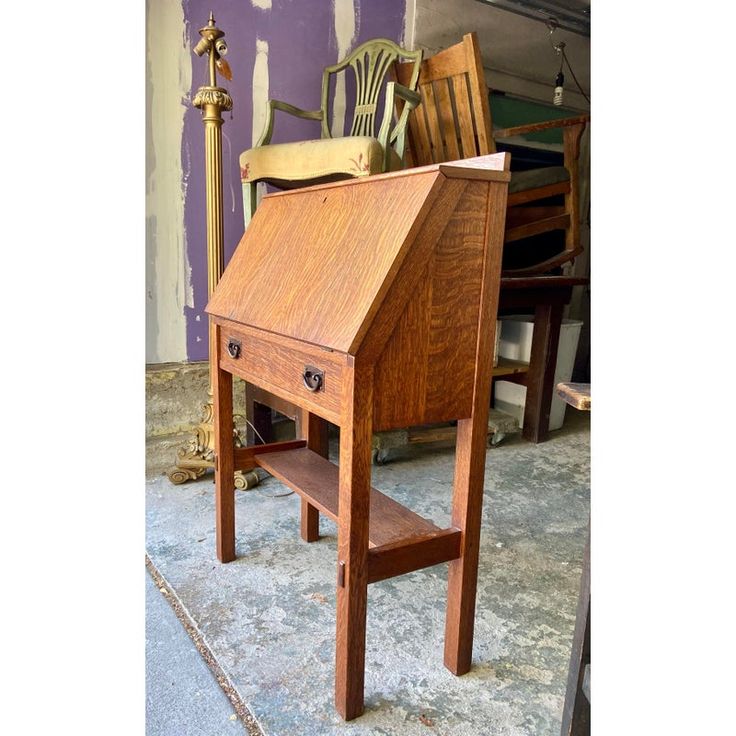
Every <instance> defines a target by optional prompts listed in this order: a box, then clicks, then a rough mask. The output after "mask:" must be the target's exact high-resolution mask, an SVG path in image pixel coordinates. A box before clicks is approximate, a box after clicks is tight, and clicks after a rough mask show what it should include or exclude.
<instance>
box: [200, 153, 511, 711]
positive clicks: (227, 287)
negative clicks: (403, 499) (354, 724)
mask: <svg viewBox="0 0 736 736" xmlns="http://www.w3.org/2000/svg"><path fill="white" fill-rule="evenodd" d="M508 162H509V157H508V155H507V154H498V155H492V156H484V157H480V158H476V159H472V160H469V161H461V162H456V163H452V164H439V165H432V166H428V167H423V168H416V169H411V170H407V171H403V172H395V173H389V174H382V175H378V176H374V177H367V178H364V179H356V180H350V181H343V182H339V183H334V184H324V185H319V186H313V187H309V188H305V189H299V190H293V191H289V192H279V193H276V194H272V195H269V196H267V197H265V198H264V200H263V201H262V203H261V205H260V206H259V208H258V210H257V211H256V213H255V215H254V217H253V220H252V221H251V224H250V226H249V228H248V230H247V231H246V233H245V235H244V236H243V240H242V241H241V243H240V245H239V246H238V249H237V250H236V252H235V254H234V256H233V258H232V259H231V261H230V264H229V265H228V267H227V269H226V270H225V273H224V275H223V277H222V280H221V281H220V283H219V285H218V287H217V289H216V291H215V292H214V295H213V296H212V298H211V300H210V303H209V305H208V307H207V311H208V313H209V314H210V315H211V317H212V320H213V324H214V329H215V331H216V345H217V353H216V354H215V355H213V356H212V360H214V361H216V369H215V371H214V375H215V384H214V401H215V428H216V465H215V469H216V474H215V478H216V509H217V510H216V513H217V555H218V557H219V559H220V560H221V561H222V562H229V561H231V560H233V559H235V517H234V486H233V472H234V470H235V469H238V468H251V467H253V466H254V465H257V466H260V467H262V468H264V469H266V470H267V471H268V472H269V473H271V474H272V475H274V476H276V477H277V478H279V479H280V480H282V481H283V482H284V483H286V484H287V485H288V486H290V487H291V488H293V489H294V490H295V491H296V492H297V493H298V494H300V496H301V499H302V500H301V514H302V516H301V535H302V538H303V539H304V540H305V541H307V542H311V541H314V540H316V539H317V538H318V520H319V514H320V513H322V514H325V515H326V516H328V517H329V518H331V519H333V520H335V521H336V523H337V529H338V540H337V641H336V668H335V699H336V705H337V709H338V711H339V712H340V713H341V714H342V716H343V717H344V718H345V719H351V718H354V717H356V716H358V715H360V713H361V712H362V711H363V678H364V654H365V624H366V605H367V588H368V584H369V583H372V582H375V581H378V580H383V579H385V578H389V577H393V576H395V575H401V574H403V573H407V572H410V571H413V570H417V569H420V568H422V567H427V566H429V565H435V564H438V563H442V562H449V563H450V565H449V583H448V600H447V618H446V636H445V653H444V661H445V665H446V666H447V667H448V668H449V669H450V670H451V671H452V672H453V673H455V674H458V675H461V674H463V673H465V672H467V671H468V670H469V669H470V663H471V652H472V640H473V619H474V612H475V593H476V578H477V567H478V551H479V537H480V521H481V505H482V498H483V478H484V470H485V451H486V423H487V417H488V404H489V392H490V377H491V367H492V365H491V364H492V353H493V340H494V334H493V333H494V329H495V322H496V311H497V304H498V289H499V278H500V271H501V256H502V248H503V230H504V215H505V212H506V198H507V187H508V180H509V173H508ZM253 283H258V284H262V285H267V286H268V288H262V289H253ZM233 375H236V376H239V377H241V378H243V379H245V380H246V381H249V382H251V383H253V384H256V385H257V386H260V387H261V388H263V389H265V390H267V391H269V392H271V393H273V394H275V395H276V396H279V397H281V398H283V399H285V400H287V401H290V402H292V403H293V404H295V405H297V406H298V407H299V408H300V411H301V412H302V416H303V421H302V423H301V426H302V427H303V429H304V436H303V437H302V438H300V439H298V440H295V441H291V442H286V443H271V444H265V445H257V446H251V447H246V448H235V447H234V446H233V438H232V413H233V408H232V376H233ZM450 420H457V422H458V430H457V453H456V461H455V477H454V489H453V499H452V525H451V526H450V527H449V528H446V529H441V528H438V527H437V526H435V525H434V524H433V523H432V522H431V521H428V520H426V519H423V518H422V517H420V516H418V515H417V514H415V513H413V512H412V511H410V510H409V509H407V508H405V507H403V506H401V505H400V504H398V503H397V502H395V501H393V500H392V499H391V498H389V497H388V496H385V495H383V494H382V493H380V492H379V491H377V490H375V489H372V488H371V462H370V455H371V436H372V433H373V431H374V430H381V429H391V428H395V427H404V426H407V425H412V424H427V423H431V422H439V421H450ZM326 421H329V422H332V423H334V424H336V425H338V426H339V427H340V455H339V466H335V465H333V464H332V463H331V462H329V460H327V458H326V456H327V443H326V429H325V424H326Z"/></svg>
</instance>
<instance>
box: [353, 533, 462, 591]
mask: <svg viewBox="0 0 736 736" xmlns="http://www.w3.org/2000/svg"><path fill="white" fill-rule="evenodd" d="M461 536H462V534H461V532H460V530H459V529H454V528H450V529H440V530H438V531H436V532H433V533H432V534H425V535H422V536H417V537H409V538H407V539H402V540H401V541H399V542H394V543H393V544H384V545H382V546H380V547H374V548H373V549H370V550H368V582H369V583H377V582H378V581H379V580H386V579H387V578H393V577H395V576H396V575H404V574H406V573H408V572H413V571H414V570H420V569H422V568H424V567H431V566H432V565H439V564H440V563H442V562H448V561H449V560H454V559H455V558H456V557H457V556H458V554H459V550H460V539H461Z"/></svg>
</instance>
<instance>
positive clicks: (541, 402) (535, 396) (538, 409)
mask: <svg viewBox="0 0 736 736" xmlns="http://www.w3.org/2000/svg"><path fill="white" fill-rule="evenodd" d="M562 308H563V307H562V304H540V305H538V306H537V308H536V310H535V314H534V332H533V334H532V350H531V356H530V360H529V372H528V373H527V380H526V406H525V408H524V429H523V430H522V436H523V437H524V439H526V440H529V441H530V442H534V443H537V442H544V440H546V439H547V436H548V435H549V414H550V409H551V407H552V396H553V394H554V388H555V387H554V379H555V368H556V367H557V347H558V345H559V342H560V326H561V324H562Z"/></svg>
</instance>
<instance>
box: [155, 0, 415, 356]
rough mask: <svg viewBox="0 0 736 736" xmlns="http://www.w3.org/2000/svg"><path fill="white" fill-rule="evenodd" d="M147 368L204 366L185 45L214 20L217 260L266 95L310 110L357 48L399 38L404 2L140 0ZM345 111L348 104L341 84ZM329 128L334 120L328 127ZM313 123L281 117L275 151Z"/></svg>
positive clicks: (234, 240)
mask: <svg viewBox="0 0 736 736" xmlns="http://www.w3.org/2000/svg"><path fill="white" fill-rule="evenodd" d="M148 3H149V4H148V9H147V13H148V15H147V18H148V25H147V42H148V44H149V46H150V49H149V52H148V58H147V100H148V108H147V115H148V117H147V126H148V141H147V145H148V147H147V157H148V174H147V176H148V178H147V208H148V212H147V225H148V229H147V232H148V251H147V316H146V320H147V343H146V346H147V360H148V361H149V362H173V361H181V360H189V361H197V360H204V359H206V358H207V316H206V313H205V311H204V309H205V306H206V304H207V248H206V217H205V181H204V126H203V125H202V117H201V113H200V111H199V110H197V109H196V108H194V107H193V106H192V105H191V99H192V98H193V97H194V94H195V93H196V90H197V89H198V88H199V87H200V86H201V85H203V84H206V83H207V70H206V61H205V60H204V59H200V58H197V57H194V56H193V54H192V52H191V42H192V39H194V40H195V42H196V40H197V39H198V38H199V36H198V34H197V30H198V29H199V28H201V27H202V26H203V25H204V24H205V23H206V22H207V18H208V17H209V13H210V10H212V11H213V13H214V16H215V20H216V22H217V25H218V26H219V27H220V28H222V30H223V31H225V39H226V41H227V44H228V47H229V54H228V57H227V60H228V63H229V65H230V67H231V68H232V72H233V80H232V81H226V80H220V83H221V84H222V86H224V87H225V88H226V89H227V90H228V91H229V92H230V94H231V96H232V98H233V102H234V106H233V111H232V117H231V114H230V113H225V114H224V116H223V118H224V124H223V127H222V136H223V195H224V196H223V205H224V207H223V209H224V213H223V214H224V233H225V262H226V263H227V262H228V261H229V259H230V257H231V256H232V253H233V251H234V250H235V247H236V246H237V244H238V242H239V240H240V238H241V236H242V234H243V202H242V198H241V196H240V192H241V184H240V169H239V166H238V158H239V156H240V153H241V152H242V151H244V150H245V149H247V148H250V147H251V146H252V145H253V142H254V139H257V138H258V137H259V136H260V133H261V130H262V126H263V120H264V118H265V102H266V101H267V100H268V98H269V97H273V98H275V99H279V100H284V101H286V102H289V103H291V104H293V105H296V106H297V107H301V108H304V109H307V110H315V109H318V108H319V105H320V90H321V84H322V71H323V69H324V67H325V66H328V65H331V64H334V63H335V61H336V60H337V59H338V58H342V57H344V56H345V55H346V54H347V53H349V52H350V50H351V49H352V48H354V47H355V46H356V45H357V44H359V43H362V42H363V41H366V40H368V39H370V38H376V37H379V36H383V37H386V38H392V39H394V40H396V41H399V40H400V39H401V36H402V33H403V32H404V26H405V19H404V13H405V7H406V3H405V0H370V2H363V4H362V5H363V7H362V11H361V8H360V0H310V1H309V2H305V1H301V2H294V1H293V0H250V2H247V0H246V1H245V2H231V1H229V0H148ZM347 86H348V89H347V95H346V96H347V98H348V99H347V100H346V101H345V103H343V104H344V108H346V110H347V113H346V114H347V115H348V116H349V114H350V107H351V104H352V101H351V100H350V99H349V98H350V95H351V91H350V84H348V85H347ZM331 122H332V121H331ZM319 136H320V124H319V123H318V122H316V121H310V120H299V119H296V118H293V117H291V116H289V115H285V114H279V113H277V117H276V124H275V127H274V136H273V142H274V143H282V142H287V141H295V140H304V139H305V138H319Z"/></svg>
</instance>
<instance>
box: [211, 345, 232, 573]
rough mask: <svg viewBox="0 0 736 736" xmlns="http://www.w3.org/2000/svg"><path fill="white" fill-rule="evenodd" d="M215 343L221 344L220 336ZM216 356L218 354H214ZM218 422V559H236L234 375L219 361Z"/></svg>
mask: <svg viewBox="0 0 736 736" xmlns="http://www.w3.org/2000/svg"><path fill="white" fill-rule="evenodd" d="M215 344H216V345H217V344H219V340H218V342H217V343H215ZM213 359H214V360H216V359H217V358H216V357H215V358H213ZM212 395H213V400H214V405H215V406H214V409H215V411H214V422H215V458H216V461H215V517H216V518H215V526H216V540H217V559H219V560H220V562H232V560H234V559H235V458H234V452H233V377H232V375H231V374H230V373H228V372H227V371H223V370H222V369H221V368H220V367H219V365H218V367H217V369H216V370H214V371H213V386H212Z"/></svg>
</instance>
